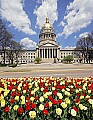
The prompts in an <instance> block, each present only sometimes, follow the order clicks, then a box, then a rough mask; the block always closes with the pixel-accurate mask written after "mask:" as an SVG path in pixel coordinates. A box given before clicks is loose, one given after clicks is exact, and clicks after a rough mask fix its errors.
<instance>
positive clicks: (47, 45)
mask: <svg viewBox="0 0 93 120" xmlns="http://www.w3.org/2000/svg"><path fill="white" fill-rule="evenodd" d="M39 46H40V47H41V46H42V47H58V45H57V44H56V43H43V44H40V45H39Z"/></svg>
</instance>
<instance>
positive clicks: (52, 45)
mask: <svg viewBox="0 0 93 120" xmlns="http://www.w3.org/2000/svg"><path fill="white" fill-rule="evenodd" d="M42 46H49V47H54V46H55V45H54V44H50V43H49V44H44V45H42Z"/></svg>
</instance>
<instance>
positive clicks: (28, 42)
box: [20, 37, 37, 50]
mask: <svg viewBox="0 0 93 120" xmlns="http://www.w3.org/2000/svg"><path fill="white" fill-rule="evenodd" d="M20 44H21V45H23V46H24V49H27V50H31V49H36V44H37V43H36V42H34V41H33V40H31V39H29V38H28V37H26V38H23V39H21V40H20Z"/></svg>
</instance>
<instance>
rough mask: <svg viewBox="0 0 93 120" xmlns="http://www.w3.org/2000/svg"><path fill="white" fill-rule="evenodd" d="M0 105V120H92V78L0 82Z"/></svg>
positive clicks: (5, 80)
mask: <svg viewBox="0 0 93 120" xmlns="http://www.w3.org/2000/svg"><path fill="white" fill-rule="evenodd" d="M0 103H1V106H0V113H1V119H0V120H31V119H35V120H92V118H93V78H92V77H89V78H52V77H50V78H30V77H29V78H26V77H25V78H14V79H9V78H7V79H3V78H1V79H0Z"/></svg>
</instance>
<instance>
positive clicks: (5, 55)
mask: <svg viewBox="0 0 93 120" xmlns="http://www.w3.org/2000/svg"><path fill="white" fill-rule="evenodd" d="M5 52H6V51H5V50H4V64H5V59H6V58H5V57H6V55H5Z"/></svg>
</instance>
